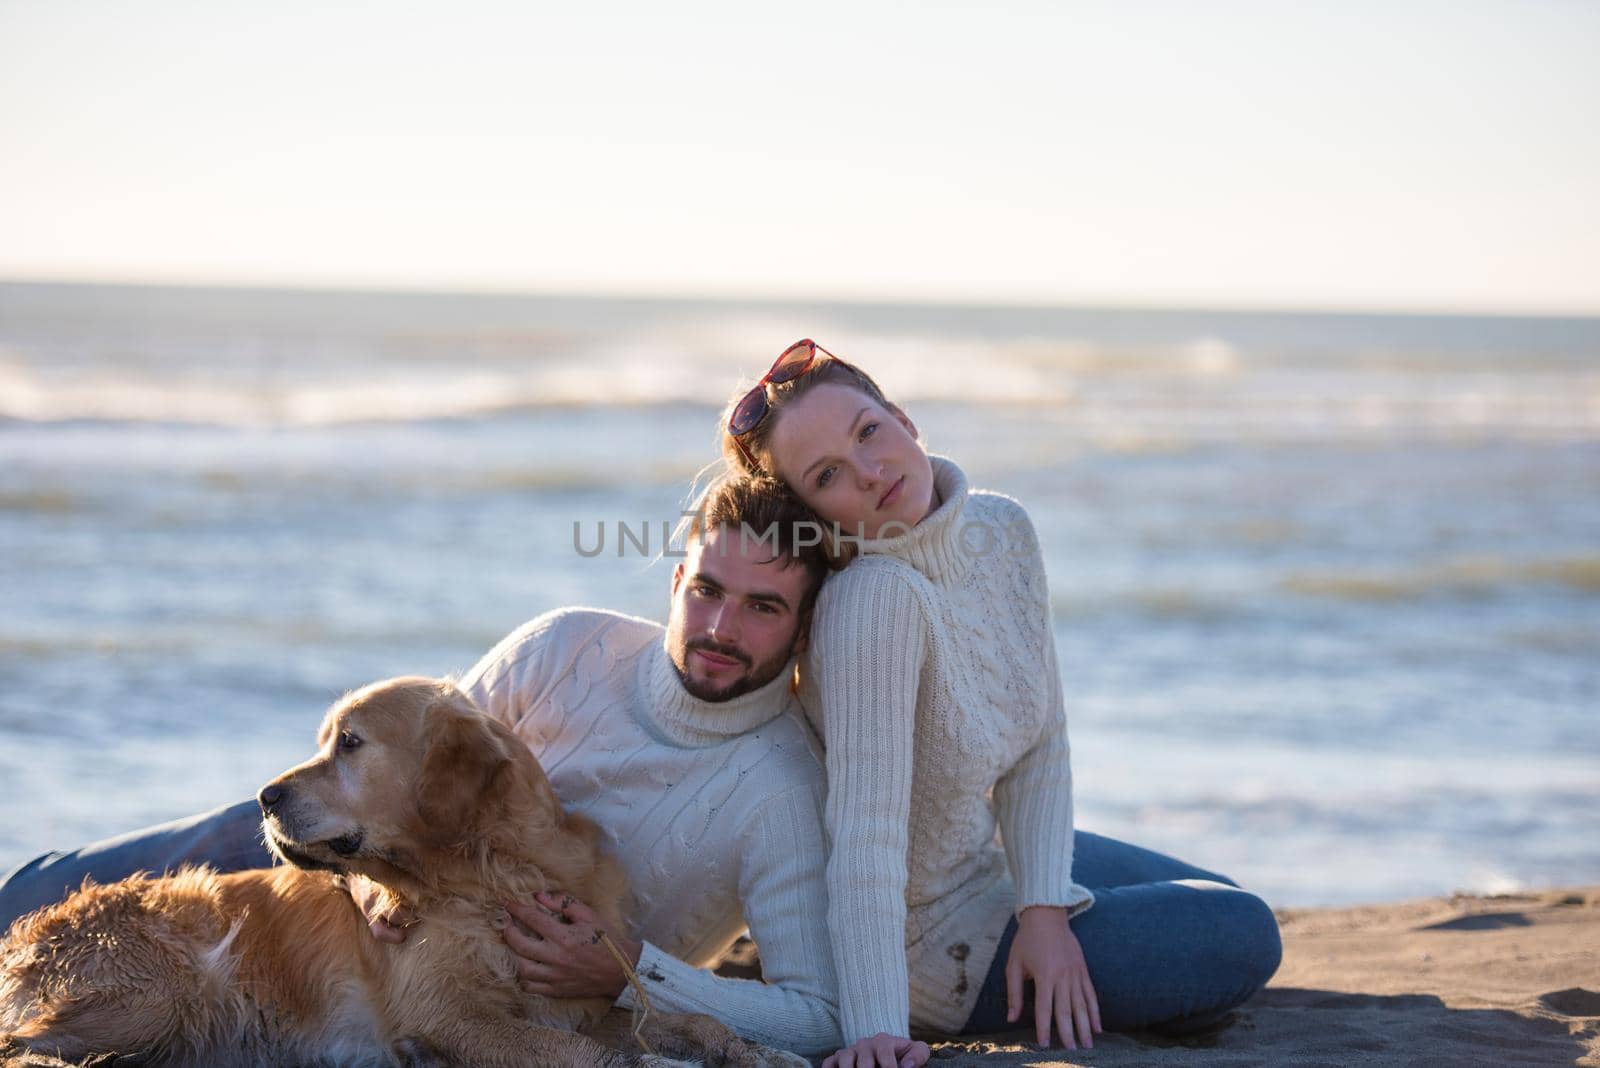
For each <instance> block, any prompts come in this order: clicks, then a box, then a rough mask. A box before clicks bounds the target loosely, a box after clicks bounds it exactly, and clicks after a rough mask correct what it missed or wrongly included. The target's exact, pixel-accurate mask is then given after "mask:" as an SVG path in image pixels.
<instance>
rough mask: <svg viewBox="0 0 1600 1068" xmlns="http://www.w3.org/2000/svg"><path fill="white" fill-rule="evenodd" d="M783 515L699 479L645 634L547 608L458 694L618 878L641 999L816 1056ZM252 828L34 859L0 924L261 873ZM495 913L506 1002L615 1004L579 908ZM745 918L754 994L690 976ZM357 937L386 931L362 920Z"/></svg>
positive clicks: (196, 825) (21, 873)
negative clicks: (754, 967)
mask: <svg viewBox="0 0 1600 1068" xmlns="http://www.w3.org/2000/svg"><path fill="white" fill-rule="evenodd" d="M803 524H804V516H803V513H800V512H797V511H796V510H795V509H794V507H793V505H791V504H790V503H789V502H788V501H787V500H786V499H785V498H784V497H782V496H780V495H778V494H776V493H774V492H772V491H769V490H765V489H763V488H761V487H759V486H757V485H754V484H752V483H750V482H749V481H748V480H743V479H732V480H725V481H723V482H721V483H718V484H716V485H714V486H713V487H712V488H711V489H710V490H709V491H708V492H707V494H706V495H705V496H704V497H703V498H702V503H701V507H700V509H699V515H698V517H697V519H696V521H695V522H694V524H692V525H691V527H690V530H689V534H690V537H689V541H688V544H687V546H686V549H687V556H686V557H684V559H683V560H682V561H681V562H680V563H679V564H678V565H677V567H676V568H675V569H674V571H673V575H672V602H671V609H670V612H669V616H668V624H667V626H666V628H665V629H663V628H662V627H661V626H660V625H659V624H655V623H652V622H649V621H647V620H642V619H635V618H631V617H628V616H623V615H619V614H616V613H612V612H605V611H600V610H595V609H581V608H580V609H563V610H558V611H555V612H550V613H547V614H545V615H543V616H540V617H538V618H537V619H534V620H533V621H531V622H529V623H528V624H526V625H524V626H523V627H521V628H520V629H518V630H517V631H516V632H514V633H513V634H511V635H510V636H509V637H508V638H506V639H505V640H504V641H503V642H501V643H500V645H498V646H497V647H496V648H495V649H493V650H492V651H491V652H490V653H489V654H488V655H487V656H486V657H485V658H484V659H483V660H482V661H480V662H479V663H478V664H477V665H476V666H475V667H474V668H473V669H472V670H471V671H469V672H468V673H467V674H466V675H465V677H463V678H462V679H461V680H460V685H461V687H462V688H463V689H464V690H466V692H467V693H469V694H470V695H471V696H472V697H473V698H474V700H476V701H477V702H478V703H479V704H480V706H481V707H483V708H484V710H485V711H487V712H488V713H489V714H490V715H492V716H495V717H496V718H498V719H500V720H501V721H502V722H504V723H506V724H507V725H508V726H509V727H511V728H512V729H513V730H514V731H515V732H516V733H517V735H518V736H519V737H520V738H522V739H523V741H525V742H526V743H527V744H528V745H529V746H530V747H531V748H532V750H533V752H534V753H535V754H536V755H537V756H538V757H539V759H540V762H541V763H542V764H543V765H544V768H545V771H546V773H547V774H548V775H549V777H550V781H551V783H552V784H553V785H554V787H555V789H556V793H557V794H558V795H559V796H560V797H561V799H562V801H563V803H564V804H565V805H566V806H567V808H568V809H569V810H571V811H575V812H581V813H583V814H584V815H586V816H588V817H589V818H591V819H593V820H594V821H595V822H596V823H598V824H599V825H600V826H601V827H602V828H604V829H605V830H606V832H607V833H608V834H609V835H610V836H611V839H612V842H611V845H612V847H613V852H614V855H615V856H616V858H617V859H618V860H619V861H620V862H621V863H622V865H623V867H624V868H625V869H626V870H627V873H628V876H629V880H630V883H631V887H632V890H631V895H632V896H631V900H630V902H629V905H628V908H627V910H626V911H627V914H628V916H629V917H630V919H631V921H632V922H633V924H634V926H635V930H636V931H637V932H638V934H639V935H640V936H641V937H642V939H643V941H642V942H632V941H623V943H622V948H623V951H624V952H625V954H626V955H627V956H629V957H630V958H632V962H633V963H634V965H635V967H636V970H637V974H638V976H639V979H640V982H641V984H642V985H643V987H644V990H645V993H646V994H647V995H648V997H649V999H650V1003H651V1004H652V1005H653V1006H654V1007H655V1008H657V1009H659V1010H663V1011H671V1012H703V1013H707V1014H709V1015H712V1016H715V1017H717V1018H718V1019H720V1020H722V1021H723V1022H724V1023H726V1024H728V1025H729V1026H730V1027H732V1028H733V1029H734V1030H736V1031H738V1032H739V1033H740V1034H741V1035H744V1036H745V1037H747V1038H749V1039H752V1040H754V1041H756V1042H760V1043H763V1044H766V1045H770V1046H776V1047H780V1048H784V1049H791V1050H796V1051H800V1052H817V1051H831V1050H832V1049H834V1048H836V1047H837V1046H838V1044H839V1040H840V1033H839V1024H838V1006H837V993H836V984H835V980H834V972H833V962H832V957H831V952H830V949H829V940H828V937H827V928H826V908H827V901H826V891H825V888H824V883H823V869H824V859H825V848H826V847H825V844H824V839H823V832H822V817H821V811H822V801H823V794H824V787H823V781H822V773H821V768H820V765H819V764H818V763H817V761H816V759H815V757H814V755H813V753H812V751H811V749H810V747H809V745H808V741H807V737H806V732H805V728H804V727H803V726H802V725H801V720H800V719H799V717H798V715H797V706H796V705H795V703H794V698H793V696H792V693H791V687H790V678H791V676H792V670H793V663H794V657H795V655H796V654H797V653H798V652H799V651H801V650H802V649H803V648H804V643H805V640H806V627H807V626H808V624H809V616H810V610H811V605H812V603H813V602H814V600H815V597H816V593H817V589H818V587H819V586H820V584H821V581H822V578H823V575H824V573H825V571H826V562H825V560H824V558H823V557H822V555H821V553H820V550H819V549H818V548H817V547H816V546H814V545H811V546H807V545H806V544H805V541H806V540H807V539H805V538H804V535H805V533H806V531H805V530H804V529H803ZM769 532H770V533H771V534H772V537H770V538H765V539H763V538H762V537H760V536H762V535H766V534H768V533H769ZM797 534H798V535H800V537H798V538H797V536H796V535H797ZM797 542H798V544H797ZM259 822H260V814H259V812H258V811H256V809H255V805H254V803H253V802H249V803H245V804H241V805H235V806H232V807H230V808H226V809H222V810H219V811H218V812H215V813H211V814H209V815H207V816H204V817H198V818H195V819H191V820H187V821H181V822H179V823H177V824H168V825H165V826H163V827H159V828H155V829H153V830H150V831H146V832H139V833H136V834H134V835H129V836H125V837H123V838H121V839H115V840H112V841H109V842H105V843H100V844H97V845H95V846H90V847H88V848H86V849H84V850H80V851H78V852H76V853H70V854H50V855H47V856H45V857H41V858H38V859H37V860H34V861H32V862H30V863H29V864H26V865H24V866H23V867H21V868H19V869H17V871H15V872H13V873H12V874H11V875H9V876H7V878H6V880H5V882H4V883H3V884H0V924H9V923H10V922H11V920H13V919H14V918H15V917H16V916H17V915H19V914H21V913H22V912H25V911H29V910H31V909H33V908H36V907H38V906H40V905H43V904H46V903H49V902H51V901H54V900H57V899H59V898H60V897H61V896H63V895H64V894H65V893H66V892H67V891H69V890H71V889H72V888H74V887H76V886H77V885H78V883H79V882H80V881H81V880H82V878H83V876H84V875H86V874H92V875H93V876H94V877H95V878H96V879H98V880H101V881H108V880H114V879H118V878H122V877H123V876H125V875H127V874H129V873H131V872H133V871H136V870H140V869H141V868H144V869H150V870H169V869H171V868H174V867H176V866H178V865H179V864H182V863H199V862H205V863H210V864H213V865H214V866H216V867H219V868H222V869H223V870H237V869H239V868H245V867H256V866H266V865H267V864H269V863H270V860H269V858H268V856H267V854H266V853H265V851H264V849H263V848H262V847H261V846H260V844H259V840H258V837H257V831H258V827H259ZM510 911H511V913H512V915H513V916H514V917H515V918H516V919H517V920H518V923H517V924H510V923H508V925H507V929H506V935H505V937H506V941H507V943H508V945H510V946H511V948H512V949H513V950H514V951H515V952H516V953H517V954H518V956H519V957H520V958H521V959H520V961H519V975H520V981H521V982H522V983H523V984H524V986H525V987H526V988H527V989H529V990H531V991H535V992H538V993H547V994H554V995H557V996H579V995H593V994H597V993H605V994H607V995H609V996H618V998H619V1002H620V1003H621V1004H623V1005H628V1006H632V1005H633V1003H634V1000H635V998H636V995H635V993H634V992H633V990H632V989H631V988H630V987H628V986H627V984H626V981H625V980H624V978H623V975H622V971H621V969H620V967H619V966H618V965H617V964H616V962H615V961H614V960H613V959H612V958H610V957H609V954H608V953H606V952H605V951H604V950H603V947H600V946H597V945H592V944H590V942H589V940H588V939H587V938H586V937H585V935H586V933H587V931H588V927H587V925H588V922H589V920H590V919H592V916H591V914H589V913H588V911H587V909H586V907H585V906H584V905H583V904H582V903H581V902H574V901H571V900H570V899H559V898H553V897H552V898H546V899H543V900H541V901H539V902H521V903H511V910H510ZM522 925H525V927H524V926H522ZM746 925H748V927H749V930H750V933H751V935H752V937H753V938H754V939H755V941H756V943H757V945H758V946H759V948H760V951H761V962H762V970H763V974H764V977H765V982H758V981H752V980H740V979H729V978H723V977H719V976H716V975H714V974H712V973H711V972H710V971H708V970H706V967H707V966H709V965H711V964H714V963H715V961H716V960H717V959H718V958H719V957H720V956H721V955H722V954H723V953H724V952H725V951H726V950H727V948H728V947H729V946H731V945H732V943H733V942H734V940H735V939H736V938H737V937H738V936H739V935H740V934H741V933H742V932H743V930H744V929H745V927H746ZM373 929H374V934H375V935H376V936H377V937H380V938H384V939H387V940H390V941H395V940H399V939H400V938H401V937H403V934H402V933H400V932H398V931H395V930H394V929H393V928H391V927H389V925H388V924H386V923H385V921H384V920H383V919H382V918H374V919H373Z"/></svg>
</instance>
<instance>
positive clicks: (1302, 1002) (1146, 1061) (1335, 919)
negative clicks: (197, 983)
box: [15, 887, 1600, 1068]
mask: <svg viewBox="0 0 1600 1068" xmlns="http://www.w3.org/2000/svg"><path fill="white" fill-rule="evenodd" d="M1279 920H1280V922H1281V923H1282V925H1283V943H1284V956H1283V966H1282V967H1281V968H1280V969H1279V970H1278V974H1277V975H1276V976H1275V977H1274V978H1273V980H1272V982H1271V984H1269V985H1268V987H1267V989H1266V990H1264V991H1263V992H1262V993H1261V994H1259V995H1258V996H1256V997H1255V998H1254V999H1252V1000H1251V1001H1250V1002H1248V1003H1247V1004H1245V1005H1244V1006H1243V1007H1241V1008H1240V1009H1239V1010H1238V1011H1237V1012H1236V1013H1235V1014H1234V1016H1233V1018H1232V1020H1231V1022H1230V1023H1229V1024H1228V1025H1227V1026H1226V1027H1224V1028H1222V1029H1221V1030H1219V1031H1217V1032H1215V1033H1213V1034H1211V1035H1208V1036H1205V1037H1201V1038H1193V1039H1186V1040H1183V1041H1181V1042H1179V1041H1170V1040H1164V1039H1159V1038H1154V1037H1151V1036H1148V1035H1101V1036H1100V1038H1099V1040H1098V1041H1097V1042H1096V1043H1095V1048H1094V1049H1093V1050H1085V1051H1078V1052H1073V1053H1067V1052H1065V1051H1063V1050H1060V1049H1051V1050H1038V1049H1035V1048H1034V1047H1033V1046H1032V1045H1031V1044H1030V1043H1029V1041H1028V1038H1027V1036H1026V1035H1025V1034H1023V1033H1015V1034H1009V1035H992V1036H987V1037H986V1038H984V1039H982V1040H976V1041H964V1042H946V1043H941V1044H939V1045H936V1046H935V1047H934V1060H933V1061H932V1062H931V1063H932V1064H933V1065H934V1066H936V1068H948V1066H955V1065H983V1066H985V1068H1002V1066H1021V1065H1085V1066H1097V1068H1121V1066H1133V1065H1140V1066H1155V1068H1160V1066H1164V1065H1165V1066H1179V1065H1181V1066H1184V1068H1218V1066H1227V1068H1256V1066H1261V1068H1267V1066H1273V1068H1276V1066H1279V1065H1291V1066H1307V1068H1309V1066H1312V1065H1317V1066H1322V1065H1328V1066H1378V1065H1406V1066H1411V1068H1461V1066H1473V1065H1486V1066H1501V1065H1558V1064H1559V1065H1583V1066H1592V1068H1600V887H1590V888H1587V889H1579V890H1568V891H1546V892H1542V893H1536V894H1513V895H1503V896H1497V897H1466V896H1457V897H1452V898H1433V899H1429V900H1425V901H1413V902H1405V903H1403V904H1392V905H1374V906H1368V907H1365V908H1350V909H1305V910H1289V911H1285V912H1281V913H1279ZM729 970H730V971H736V970H737V968H730V969H729ZM15 1063H17V1064H23V1063H25V1064H29V1065H40V1066H42V1065H53V1064H57V1063H59V1062H55V1061H51V1060H47V1059H43V1058H31V1057H30V1058H26V1059H22V1060H19V1061H17V1062H15Z"/></svg>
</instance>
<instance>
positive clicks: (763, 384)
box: [728, 337, 850, 469]
mask: <svg viewBox="0 0 1600 1068" xmlns="http://www.w3.org/2000/svg"><path fill="white" fill-rule="evenodd" d="M819 352H820V353H822V354H823V355H824V356H826V357H828V359H830V360H833V361H834V362H836V363H841V364H843V363H844V361H843V360H841V359H839V357H837V356H835V355H834V354H833V353H831V352H829V351H828V350H827V349H825V348H823V347H822V346H821V345H819V344H817V343H816V342H815V341H812V340H811V339H810V338H808V337H807V338H801V339H800V340H799V341H796V342H795V343H794V344H793V345H790V346H789V347H788V348H786V349H784V350H783V352H781V353H779V354H778V358H777V359H776V360H773V361H772V369H771V370H769V371H768V372H767V373H766V374H765V375H763V376H762V378H761V381H759V382H757V383H756V384H755V386H754V387H753V388H752V389H751V390H750V392H749V393H746V394H745V395H744V397H743V398H742V399H741V400H740V401H739V403H738V404H736V405H734V406H733V414H732V415H730V416H728V435H729V436H730V437H732V438H733V443H734V444H735V445H737V446H739V451H740V452H741V453H743V454H744V458H745V461H746V462H747V463H749V465H750V467H751V468H752V469H754V468H756V467H757V466H758V465H757V463H756V461H755V457H753V456H751V455H750V450H749V449H747V448H745V447H744V442H742V441H740V440H739V439H740V438H742V437H744V436H745V435H746V434H748V433H750V431H752V430H754V429H755V428H756V427H758V426H760V425H761V420H763V419H765V418H766V417H767V412H768V411H770V410H771V408H770V406H769V405H768V404H767V384H768V383H769V382H770V383H771V384H772V385H774V386H781V385H783V384H784V383H785V382H792V381H794V380H795V379H796V378H799V377H800V376H801V375H803V374H805V373H806V372H807V371H809V370H811V365H812V364H813V363H815V362H816V361H817V353H819ZM845 366H846V367H848V366H850V365H849V364H845Z"/></svg>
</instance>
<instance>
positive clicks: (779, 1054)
mask: <svg viewBox="0 0 1600 1068" xmlns="http://www.w3.org/2000/svg"><path fill="white" fill-rule="evenodd" d="M750 1051H751V1052H752V1053H754V1054H755V1055H756V1058H757V1059H756V1068H811V1062H810V1061H808V1060H806V1059H805V1058H804V1057H802V1056H800V1055H799V1054H795V1053H790V1052H789V1051H787V1050H781V1049H773V1048H771V1047H770V1046H751V1047H750Z"/></svg>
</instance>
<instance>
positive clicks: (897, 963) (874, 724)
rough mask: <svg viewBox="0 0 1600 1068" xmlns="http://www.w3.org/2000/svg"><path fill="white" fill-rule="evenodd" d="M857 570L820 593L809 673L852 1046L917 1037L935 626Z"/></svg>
mask: <svg viewBox="0 0 1600 1068" xmlns="http://www.w3.org/2000/svg"><path fill="white" fill-rule="evenodd" d="M870 565H871V561H870V560H863V561H858V562H857V563H855V564H853V565H851V567H850V568H848V569H846V570H845V571H843V572H841V573H840V574H838V575H836V576H834V577H833V578H831V579H829V580H828V582H827V583H825V584H824V586H823V589H822V596H821V599H820V602H819V605H818V610H817V619H816V621H815V625H814V626H813V627H812V629H811V642H812V645H811V653H810V656H809V663H810V664H811V665H812V667H813V671H814V675H815V679H816V688H817V696H818V699H819V700H820V702H821V715H822V727H823V731H822V735H823V742H824V744H825V745H826V747H827V757H826V765H827V771H828V800H827V806H826V823H827V828H828V835H829V838H830V840H831V846H832V848H831V853H830V855H829V858H828V931H829V934H830V937H831V940H832V944H833V958H834V963H835V966H836V967H837V970H838V975H839V1014H840V1024H841V1027H842V1030H843V1033H844V1041H845V1042H846V1043H852V1042H855V1041H857V1040H858V1039H861V1038H867V1037H870V1036H872V1035H875V1034H878V1033H879V1032H887V1033H889V1034H894V1035H905V1034H908V1033H909V1028H910V1016H911V1008H910V993H909V989H908V979H907V970H906V945H905V937H906V896H905V895H906V879H907V874H906V849H907V842H908V826H907V825H908V821H909V818H910V811H911V774H912V763H913V760H912V757H913V749H914V743H915V733H916V712H917V689H918V684H919V682H920V679H921V675H922V663H923V658H924V656H925V655H926V654H927V649H928V634H927V620H926V616H925V614H924V611H923V607H922V602H921V600H920V599H919V597H918V595H917V592H916V590H915V589H914V588H913V587H912V586H911V584H910V581H909V580H908V578H907V577H906V576H902V575H899V574H896V573H895V571H894V569H893V568H889V567H873V566H870Z"/></svg>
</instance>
